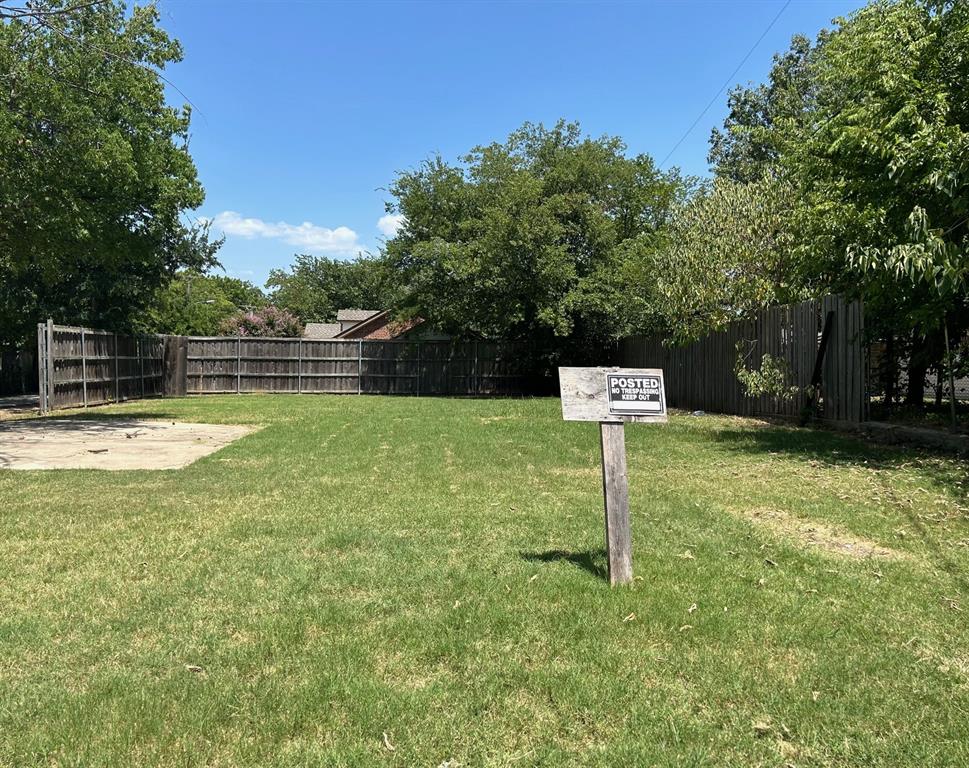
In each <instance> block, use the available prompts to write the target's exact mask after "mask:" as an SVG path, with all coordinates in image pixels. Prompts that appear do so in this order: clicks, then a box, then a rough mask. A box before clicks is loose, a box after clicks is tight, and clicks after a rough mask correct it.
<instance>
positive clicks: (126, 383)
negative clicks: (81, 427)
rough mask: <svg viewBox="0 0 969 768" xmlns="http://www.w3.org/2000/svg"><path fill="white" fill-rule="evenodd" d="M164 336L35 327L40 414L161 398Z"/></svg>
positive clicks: (47, 324) (54, 326) (52, 325)
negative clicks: (101, 404)
mask: <svg viewBox="0 0 969 768" xmlns="http://www.w3.org/2000/svg"><path fill="white" fill-rule="evenodd" d="M165 338H166V337H164V336H157V335H146V336H129V335H125V334H121V333H112V332H110V331H101V330H97V329H92V328H76V327H73V326H64V325H54V324H53V323H52V322H51V321H48V322H47V323H41V324H40V325H38V326H37V373H38V380H39V395H40V410H41V413H47V412H49V411H51V410H53V409H55V408H71V407H74V406H87V405H96V404H99V403H110V402H118V401H122V400H133V399H137V398H143V397H153V396H158V395H161V394H162V389H163V376H164V349H165Z"/></svg>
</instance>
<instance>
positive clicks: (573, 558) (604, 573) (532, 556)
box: [519, 548, 609, 580]
mask: <svg viewBox="0 0 969 768" xmlns="http://www.w3.org/2000/svg"><path fill="white" fill-rule="evenodd" d="M519 554H520V555H521V558H522V560H525V561H527V562H529V563H558V562H566V563H571V564H572V565H574V566H576V567H578V568H581V569H582V570H584V571H588V572H589V573H591V574H592V575H593V576H595V577H596V578H599V579H604V580H608V579H609V567H608V564H607V563H608V560H607V559H606V550H605V549H604V548H602V549H587V550H585V551H583V552H569V551H568V550H565V549H549V550H546V551H545V552H521V553H519Z"/></svg>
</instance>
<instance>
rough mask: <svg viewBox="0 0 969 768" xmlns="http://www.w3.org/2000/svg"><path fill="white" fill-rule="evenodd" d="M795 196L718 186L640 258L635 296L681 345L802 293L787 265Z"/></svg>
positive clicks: (778, 188)
mask: <svg viewBox="0 0 969 768" xmlns="http://www.w3.org/2000/svg"><path fill="white" fill-rule="evenodd" d="M794 202H795V194H794V190H793V188H792V187H791V186H790V185H788V184H785V183H783V182H781V181H779V180H777V179H774V178H772V177H770V176H766V177H765V178H763V179H761V180H760V181H757V182H750V183H738V182H735V181H730V180H729V179H725V178H721V179H716V180H715V181H714V182H713V183H712V184H711V185H709V186H708V187H706V188H704V189H703V190H701V191H700V192H698V193H697V194H695V195H694V196H693V197H692V198H691V199H690V200H689V201H688V202H687V203H685V204H684V205H683V206H681V207H680V208H679V209H678V211H677V213H676V215H675V216H674V217H673V219H672V222H671V224H670V226H669V227H668V229H667V230H666V231H665V232H664V233H663V235H662V243H661V245H660V246H659V247H651V248H646V249H644V251H643V252H642V254H641V255H642V260H641V262H640V263H641V267H640V278H639V279H638V280H637V281H636V289H635V291H634V292H636V293H639V294H641V295H645V294H647V293H651V294H652V298H651V300H650V302H649V303H650V305H651V307H652V308H653V311H654V312H655V313H656V315H657V316H658V317H659V318H662V321H663V324H664V325H665V327H666V330H667V332H668V333H669V335H670V336H671V337H672V338H674V339H676V340H677V341H681V342H685V341H690V340H693V339H696V338H698V337H699V336H702V335H703V334H705V333H707V332H709V331H711V330H715V329H717V328H721V327H723V326H724V325H726V324H727V323H729V322H731V321H733V320H739V319H741V318H745V317H750V316H752V315H754V314H755V313H756V312H757V310H759V309H761V308H763V307H765V306H768V305H771V304H778V303H784V302H789V301H793V300H796V299H798V298H800V297H801V294H802V293H803V287H802V281H801V279H800V267H799V265H798V264H797V263H795V262H794V260H793V258H792V253H793V243H794V234H793V232H792V231H791V229H790V226H789V218H790V212H791V210H792V208H793V206H794Z"/></svg>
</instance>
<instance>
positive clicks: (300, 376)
mask: <svg viewBox="0 0 969 768" xmlns="http://www.w3.org/2000/svg"><path fill="white" fill-rule="evenodd" d="M187 343H188V354H187V370H188V373H187V387H186V391H187V393H188V394H214V393H225V392H276V393H279V392H292V393H330V394H382V395H492V396H500V395H520V394H525V393H527V392H529V391H530V387H531V386H532V385H533V383H534V381H533V379H534V377H533V376H532V375H531V370H530V358H529V357H528V352H529V350H528V348H527V346H526V345H525V344H523V343H519V342H505V341H494V342H484V341H481V342H475V341H468V342H456V341H368V340H366V339H363V340H343V341H328V340H323V341H321V340H311V339H296V338H286V339H257V338H225V337H218V338H215V337H212V338H210V337H189V338H188V340H187Z"/></svg>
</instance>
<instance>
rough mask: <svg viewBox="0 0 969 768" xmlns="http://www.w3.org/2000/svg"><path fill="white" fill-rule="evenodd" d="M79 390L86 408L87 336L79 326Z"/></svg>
mask: <svg viewBox="0 0 969 768" xmlns="http://www.w3.org/2000/svg"><path fill="white" fill-rule="evenodd" d="M81 391H82V392H83V395H84V407H85V408H87V338H86V337H85V334H84V328H81Z"/></svg>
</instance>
